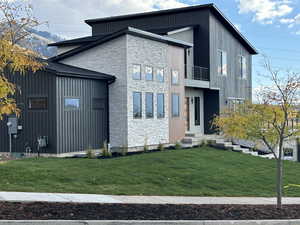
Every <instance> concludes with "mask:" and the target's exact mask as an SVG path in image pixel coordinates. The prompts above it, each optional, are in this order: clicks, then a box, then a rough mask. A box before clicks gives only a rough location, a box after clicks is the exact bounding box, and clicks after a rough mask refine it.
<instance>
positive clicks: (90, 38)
mask: <svg viewBox="0 0 300 225" xmlns="http://www.w3.org/2000/svg"><path fill="white" fill-rule="evenodd" d="M107 35H108V34H105V35H97V36H86V37H81V38H75V39H70V40H66V41H60V42H54V43H51V44H48V46H49V47H51V46H74V45H81V44H86V43H91V42H93V41H96V40H98V39H99V38H103V37H105V36H107Z"/></svg>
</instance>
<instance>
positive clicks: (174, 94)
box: [171, 93, 181, 118]
mask: <svg viewBox="0 0 300 225" xmlns="http://www.w3.org/2000/svg"><path fill="white" fill-rule="evenodd" d="M173 96H178V115H174V110H173ZM180 114H181V113H180V94H179V93H172V95H171V115H172V117H174V118H178V117H180Z"/></svg>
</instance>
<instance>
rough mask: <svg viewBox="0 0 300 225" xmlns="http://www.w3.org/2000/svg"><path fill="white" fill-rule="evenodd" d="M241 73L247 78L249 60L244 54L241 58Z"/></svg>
mask: <svg viewBox="0 0 300 225" xmlns="http://www.w3.org/2000/svg"><path fill="white" fill-rule="evenodd" d="M241 67H242V68H241V75H242V78H243V79H246V78H247V61H246V57H244V56H242V58H241Z"/></svg>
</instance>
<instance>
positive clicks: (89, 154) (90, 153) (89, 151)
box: [86, 148, 96, 159]
mask: <svg viewBox="0 0 300 225" xmlns="http://www.w3.org/2000/svg"><path fill="white" fill-rule="evenodd" d="M86 157H87V158H88V159H94V158H96V155H95V152H94V151H93V150H92V149H91V148H88V149H87V150H86Z"/></svg>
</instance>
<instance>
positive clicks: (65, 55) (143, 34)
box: [49, 27, 193, 62]
mask: <svg viewBox="0 0 300 225" xmlns="http://www.w3.org/2000/svg"><path fill="white" fill-rule="evenodd" d="M125 34H130V35H133V36H138V37H143V38H147V39H150V40H154V41H159V42H163V43H167V44H170V45H175V46H179V47H182V48H191V47H193V44H191V43H188V42H184V41H180V40H177V39H173V38H169V37H164V36H161V35H158V34H153V33H150V32H147V31H142V30H139V29H136V28H132V27H128V28H126V29H123V30H120V31H117V32H115V33H113V34H111V35H108V36H106V37H104V38H100V39H99V40H96V41H94V42H92V43H90V44H87V45H84V46H81V47H78V48H75V49H72V50H70V51H67V52H65V53H63V54H60V55H58V56H54V57H52V58H50V59H49V60H50V61H52V62H57V61H59V60H62V59H65V58H68V57H71V56H73V55H76V54H78V53H80V52H82V51H85V50H88V49H90V48H93V47H95V46H97V45H100V44H103V43H105V42H107V41H110V40H112V39H115V38H118V37H120V36H122V35H125Z"/></svg>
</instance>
